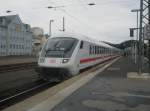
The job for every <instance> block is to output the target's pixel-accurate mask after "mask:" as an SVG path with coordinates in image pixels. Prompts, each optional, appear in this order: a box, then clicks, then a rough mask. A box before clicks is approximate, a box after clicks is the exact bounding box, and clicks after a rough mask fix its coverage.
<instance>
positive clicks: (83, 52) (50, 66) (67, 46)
mask: <svg viewBox="0 0 150 111" xmlns="http://www.w3.org/2000/svg"><path fill="white" fill-rule="evenodd" d="M119 55H120V50H119V49H117V48H115V47H112V46H110V45H108V44H106V43H104V42H100V41H97V40H94V39H92V38H89V37H87V36H84V35H80V34H73V33H58V34H54V35H53V36H52V37H50V38H49V39H48V40H47V42H46V43H45V44H44V45H43V47H42V49H41V51H40V53H39V59H38V66H39V69H40V77H41V78H42V79H44V80H46V81H49V80H51V79H52V78H57V79H59V80H61V79H64V78H66V77H72V76H75V75H77V74H78V73H79V72H80V71H81V70H83V69H85V68H88V67H92V66H94V65H96V64H99V63H102V62H104V61H107V60H109V59H112V58H115V57H117V56H119Z"/></svg>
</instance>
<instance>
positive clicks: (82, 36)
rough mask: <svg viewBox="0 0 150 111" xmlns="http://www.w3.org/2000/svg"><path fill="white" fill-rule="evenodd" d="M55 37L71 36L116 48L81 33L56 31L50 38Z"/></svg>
mask: <svg viewBox="0 0 150 111" xmlns="http://www.w3.org/2000/svg"><path fill="white" fill-rule="evenodd" d="M55 37H72V38H76V39H79V40H83V41H87V42H91V43H93V44H97V45H100V46H102V47H107V48H111V49H116V50H117V48H115V47H113V46H110V45H108V44H106V43H104V42H102V41H97V40H95V39H93V38H90V37H88V36H85V35H81V34H76V33H65V32H61V33H56V34H53V36H52V37H51V38H55Z"/></svg>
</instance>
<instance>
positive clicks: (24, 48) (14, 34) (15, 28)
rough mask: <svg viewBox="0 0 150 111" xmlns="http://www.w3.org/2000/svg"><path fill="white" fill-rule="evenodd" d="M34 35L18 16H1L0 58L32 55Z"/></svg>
mask: <svg viewBox="0 0 150 111" xmlns="http://www.w3.org/2000/svg"><path fill="white" fill-rule="evenodd" d="M31 54H32V33H31V28H30V25H28V24H24V23H23V22H22V21H21V19H20V17H19V16H18V15H9V16H0V56H11V55H31Z"/></svg>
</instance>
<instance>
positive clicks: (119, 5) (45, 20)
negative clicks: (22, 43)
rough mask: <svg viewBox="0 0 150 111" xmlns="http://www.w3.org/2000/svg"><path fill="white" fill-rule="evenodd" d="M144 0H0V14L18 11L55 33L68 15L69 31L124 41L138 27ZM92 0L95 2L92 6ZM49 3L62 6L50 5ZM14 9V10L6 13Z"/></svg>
mask: <svg viewBox="0 0 150 111" xmlns="http://www.w3.org/2000/svg"><path fill="white" fill-rule="evenodd" d="M139 1H140V0H0V7H1V10H0V15H1V16H3V15H14V14H18V15H19V16H20V18H21V20H22V21H23V22H24V23H27V24H30V25H31V26H32V27H41V28H43V29H44V32H45V33H49V21H50V20H51V19H53V20H54V22H53V23H52V34H53V33H57V32H60V30H62V18H63V17H65V29H66V32H71V33H79V34H83V35H86V36H88V37H91V38H94V39H96V40H99V41H107V42H111V43H121V42H123V41H125V40H129V39H131V38H130V37H129V28H132V27H136V13H133V12H131V10H132V9H138V8H139ZM88 3H95V5H93V6H89V5H88ZM48 6H53V7H55V6H56V7H59V6H64V7H59V8H56V9H48V8H47V7H48ZM6 10H11V11H12V12H11V13H9V14H8V13H6Z"/></svg>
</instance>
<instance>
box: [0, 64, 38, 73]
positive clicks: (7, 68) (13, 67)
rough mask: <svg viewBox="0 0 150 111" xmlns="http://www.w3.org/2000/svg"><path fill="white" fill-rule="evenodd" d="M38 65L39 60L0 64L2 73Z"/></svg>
mask: <svg viewBox="0 0 150 111" xmlns="http://www.w3.org/2000/svg"><path fill="white" fill-rule="evenodd" d="M36 66H37V62H32V63H20V64H11V65H2V66H0V73H5V72H11V71H18V70H23V69H30V68H35V67H36Z"/></svg>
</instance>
